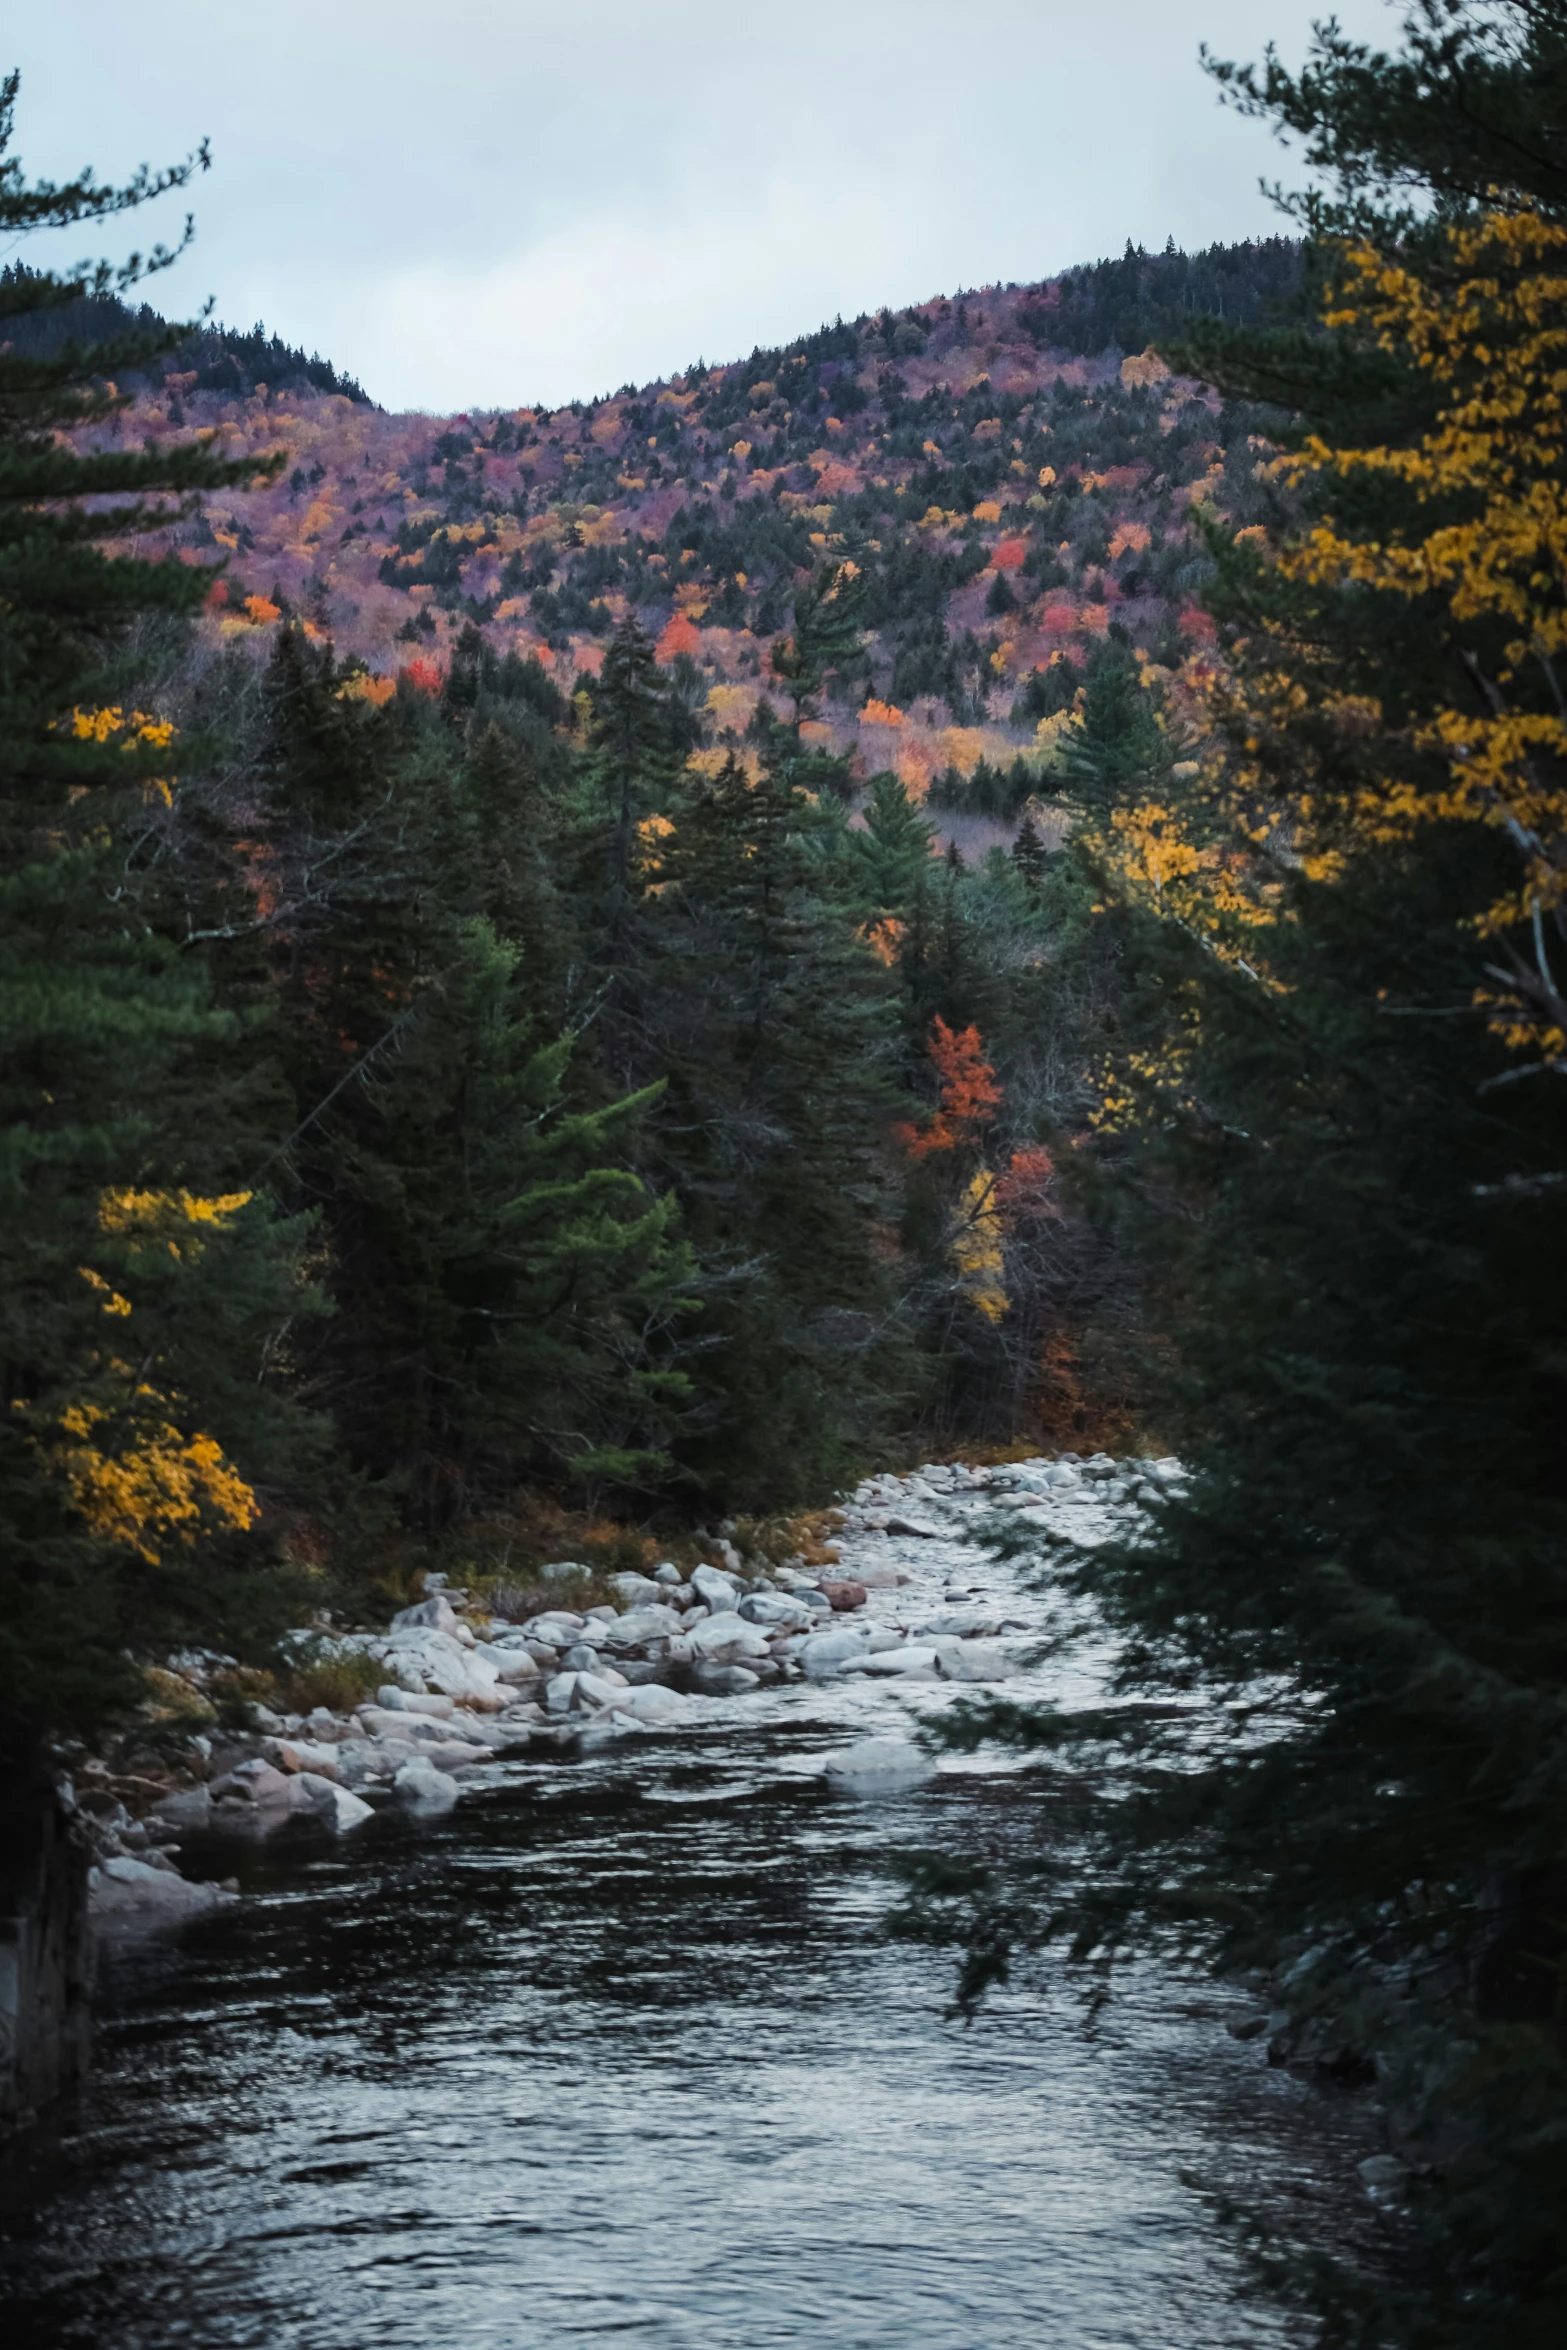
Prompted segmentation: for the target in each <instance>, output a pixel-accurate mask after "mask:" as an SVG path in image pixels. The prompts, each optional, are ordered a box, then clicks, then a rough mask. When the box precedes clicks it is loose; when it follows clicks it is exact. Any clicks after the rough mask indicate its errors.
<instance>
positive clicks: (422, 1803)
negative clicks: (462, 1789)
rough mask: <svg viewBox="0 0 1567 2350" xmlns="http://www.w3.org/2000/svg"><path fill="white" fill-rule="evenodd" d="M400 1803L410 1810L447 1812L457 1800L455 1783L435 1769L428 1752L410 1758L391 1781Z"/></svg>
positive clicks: (442, 1772)
mask: <svg viewBox="0 0 1567 2350" xmlns="http://www.w3.org/2000/svg"><path fill="white" fill-rule="evenodd" d="M392 1787H393V1791H394V1792H395V1794H396V1796H397V1799H398V1801H399V1802H400V1803H406V1804H407V1805H408V1807H409V1809H410V1811H450V1809H451V1807H452V1805H453V1804H454V1803H455V1802H456V1801H457V1782H456V1780H455V1779H449V1778H448V1777H447V1776H446V1773H445V1772H444V1771H438V1770H437V1769H436V1767H435V1765H434V1763H433V1762H431V1760H430V1758H429V1756H428V1755H425V1754H416V1755H413V1756H411V1757H410V1759H409V1760H408V1761H407V1762H405V1763H404V1764H403V1766H402V1768H401V1769H400V1770H399V1772H398V1774H397V1776H396V1778H395V1779H394V1780H393V1781H392Z"/></svg>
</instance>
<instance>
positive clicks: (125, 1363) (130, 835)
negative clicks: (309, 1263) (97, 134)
mask: <svg viewBox="0 0 1567 2350" xmlns="http://www.w3.org/2000/svg"><path fill="white" fill-rule="evenodd" d="M17 89H18V83H17V77H16V76H15V75H12V76H11V77H9V79H8V80H6V82H5V83H4V84H3V85H0V226H3V228H4V229H5V230H6V231H7V232H8V233H9V234H11V235H18V234H25V233H28V232H30V231H33V230H39V229H60V228H72V227H75V226H77V225H79V224H81V223H84V222H86V223H96V222H99V221H103V220H107V219H111V218H114V217H116V216H118V215H120V214H122V213H125V212H129V211H132V210H135V209H137V208H139V207H140V206H141V205H143V204H145V203H147V202H149V201H151V200H153V199H154V198H156V197H158V196H160V195H162V194H165V193H168V192H172V191H174V190H178V189H182V188H184V187H185V186H187V185H188V183H189V181H190V179H191V177H192V175H193V173H194V171H195V170H196V169H197V168H198V166H202V165H204V164H205V161H206V155H205V150H202V152H201V153H200V154H199V155H198V156H196V157H193V158H192V159H191V160H190V161H188V162H186V163H183V164H179V165H176V166H174V167H173V168H171V169H169V170H166V171H163V172H158V173H153V172H149V171H146V170H143V171H142V172H140V173H139V174H138V175H137V176H136V177H135V178H134V179H133V180H131V181H130V182H128V183H127V184H125V185H123V186H120V187H113V186H99V185H98V184H97V183H96V182H95V181H93V180H92V179H91V178H90V177H89V176H86V175H84V176H83V177H82V178H80V179H78V180H75V181H72V182H68V183H60V184H54V183H49V182H38V183H35V184H29V183H28V182H27V181H26V179H25V177H24V175H23V172H22V168H21V166H20V164H19V163H18V162H17V161H16V160H15V158H14V157H12V156H11V155H10V154H9V152H8V149H9V145H10V141H11V138H12V133H13V128H14V113H15V104H16V98H17ZM188 233H189V232H188V228H187V236H188ZM173 258H174V255H173V254H172V253H170V252H168V251H166V250H165V249H164V248H163V247H161V246H159V247H155V248H154V249H153V250H152V252H151V253H150V254H149V255H148V256H147V257H146V258H145V259H141V258H138V257H134V256H133V257H132V259H131V260H130V261H128V262H127V263H125V264H124V265H123V266H122V267H120V268H119V269H114V268H111V267H110V265H108V264H107V263H105V264H101V265H99V266H98V267H96V268H85V269H82V270H79V271H76V272H70V273H64V274H61V273H55V272H48V271H44V272H24V271H14V272H11V273H9V274H8V275H7V277H6V279H5V281H4V283H3V285H0V327H3V325H4V324H5V322H6V321H8V320H17V321H21V320H23V319H24V318H26V317H28V316H37V315H39V314H49V315H61V314H63V315H64V316H65V317H66V318H67V319H71V318H72V317H74V316H77V315H83V314H89V315H90V313H84V312H82V311H80V310H78V308H77V307H76V306H78V305H86V304H89V303H93V302H97V301H101V300H102V299H103V298H104V297H105V296H107V295H109V294H110V293H113V294H114V295H116V296H123V295H124V294H126V293H127V292H128V291H130V289H131V288H133V287H134V286H135V285H136V284H137V283H138V282H140V281H141V280H142V279H143V278H145V277H146V276H147V275H148V274H149V273H151V272H154V271H156V270H158V269H159V268H161V267H163V266H164V265H166V264H167V263H168V262H169V261H170V260H172V259H173ZM187 331H189V330H188V329H180V328H175V329H170V330H168V332H167V334H166V335H160V336H157V337H152V338H149V337H146V336H140V337H136V336H132V337H128V338H126V337H122V338H121V339H119V340H118V341H114V342H110V343H107V344H99V345H96V346H94V347H92V348H89V349H84V348H82V347H81V346H80V345H79V344H77V343H75V342H73V341H71V340H69V339H67V340H65V341H64V342H62V343H58V344H54V345H52V346H51V347H49V348H47V349H43V350H31V351H30V350H29V349H28V348H27V338H25V337H22V338H19V342H20V347H18V345H16V344H8V343H6V341H5V338H4V336H3V334H0V1003H3V1005H4V1012H3V1016H0V1300H3V1302H0V1362H3V1365H4V1377H5V1396H6V1406H7V1408H6V1412H5V1415H4V1417H3V1419H0V1520H3V1523H0V1559H3V1564H0V1575H3V1577H4V1597H3V1604H0V1740H3V1741H4V1743H5V1745H6V1746H7V1748H9V1749H12V1750H16V1749H18V1748H21V1747H25V1746H26V1745H27V1744H28V1742H29V1741H31V1740H32V1739H34V1738H36V1736H37V1735H38V1734H39V1732H40V1731H41V1730H42V1729H43V1728H44V1727H45V1726H46V1725H61V1724H65V1723H70V1724H72V1725H75V1726H86V1725H89V1724H91V1723H92V1722H94V1721H95V1720H97V1719H98V1718H100V1717H101V1714H102V1712H103V1709H104V1708H105V1707H107V1706H109V1705H112V1704H113V1703H115V1702H117V1701H118V1700H120V1699H121V1698H123V1697H125V1696H127V1695H130V1694H132V1693H133V1692H134V1689H135V1686H136V1684H135V1676H134V1671H133V1669H132V1667H131V1665H130V1663H129V1659H128V1652H130V1651H133V1650H136V1649H143V1650H145V1648H146V1647H147V1646H148V1645H149V1644H151V1643H154V1642H156V1641H157V1640H159V1639H164V1640H167V1639H169V1638H172V1637H179V1636H180V1635H181V1634H182V1633H183V1634H184V1635H185V1636H187V1637H188V1636H190V1635H191V1633H192V1631H193V1629H195V1628H196V1627H199V1628H200V1629H199V1631H197V1633H196V1636H198V1637H200V1636H202V1635H203V1634H205V1635H206V1636H207V1637H211V1636H212V1635H213V1634H214V1633H216V1634H218V1635H219V1636H223V1635H224V1629H225V1626H227V1627H228V1628H229V1629H230V1630H232V1629H233V1628H234V1627H235V1626H237V1625H240V1624H242V1623H243V1622H244V1620H245V1618H246V1616H247V1614H248V1613H249V1612H250V1610H251V1606H252V1601H253V1598H254V1596H255V1593H256V1589H257V1585H256V1582H255V1579H254V1577H253V1576H251V1575H249V1574H247V1573H243V1572H241V1571H240V1568H241V1567H243V1566H245V1565H246V1564H247V1563H248V1564H249V1565H251V1566H253V1565H254V1564H255V1563H256V1554H255V1552H254V1550H253V1549H247V1548H246V1547H245V1543H244V1539H243V1538H244V1536H245V1534H246V1531H247V1529H249V1528H250V1527H251V1526H252V1525H254V1524H255V1523H256V1521H257V1519H258V1517H259V1516H260V1515H261V1512H262V1500H261V1498H260V1497H259V1494H258V1487H259V1486H260V1485H261V1484H263V1483H264V1482H265V1480H266V1478H267V1476H268V1475H269V1474H270V1473H271V1472H272V1471H273V1470H274V1469H275V1468H277V1467H280V1466H281V1453H280V1450H274V1447H278V1446H279V1444H280V1429H279V1427H278V1425H277V1422H276V1419H275V1416H274V1413H273V1410H272V1405H273V1402H274V1398H273V1395H272V1392H271V1390H270V1387H269V1385H268V1383H267V1382H265V1381H261V1382H258V1381H257V1379H256V1377H255V1364H256V1362H257V1361H258V1359H262V1358H263V1357H264V1354H265V1351H266V1346H267V1341H268V1336H269V1333H275V1332H276V1331H277V1330H278V1329H280V1328H281V1327H283V1326H285V1325H286V1324H287V1322H288V1321H289V1320H290V1318H291V1317H292V1316H293V1315H294V1314H295V1313H296V1312H297V1309H298V1306H299V1303H300V1299H301V1292H300V1290H299V1288H298V1284H297V1278H296V1267H295V1263H294V1247H293V1242H292V1240H291V1238H290V1236H289V1235H288V1234H287V1233H286V1232H284V1231H280V1230H279V1229H278V1228H277V1227H276V1226H275V1225H274V1224H273V1222H272V1220H271V1217H270V1213H269V1209H268V1206H267V1203H266V1201H265V1200H264V1199H263V1198H262V1197H261V1196H260V1195H259V1191H258V1187H257V1185H256V1184H255V1183H254V1182H253V1181H247V1180H246V1173H247V1165H248V1164H249V1163H253V1161H250V1160H249V1157H248V1154H249V1151H250V1147H251V1144H252V1143H253V1140H254V1137H253V1136H252V1135H250V1134H247V1132H246V1131H245V1127H244V1123H243V1121H242V1120H241V1119H237V1118H236V1116H235V1114H234V1111H233V1105H232V1100H231V1097H230V1094H229V1091H228V1085H229V1078H230V1076H231V1073H232V1072H231V1066H230V1064H231V1062H232V1057H233V1056H234V1054H235V1052H236V1050H237V1048H238V1047H239V1045H240V1041H241V1030H240V1027H239V1024H238V1023H237V1021H236V1020H235V1018H234V1017H233V1016H232V1015H231V1014H228V1013H226V1012H224V1011H222V1010H220V1009H219V1008H218V1007H217V1006H216V1005H215V1003H214V1001H213V997H212V992H211V988H210V984H209V971H208V967H207V964H206V962H205V961H204V958H203V951H202V947H201V945H200V942H199V940H197V939H195V938H193V936H192V933H191V930H190V929H189V927H188V926H187V924H186V923H185V922H184V921H183V920H182V919H181V915H182V912H183V909H182V908H181V906H180V905H179V903H178V900H179V896H180V888H181V882H180V878H179V860H180V853H181V848H182V843H183V840H184V837H185V836H184V833H183V830H182V825H183V797H182V787H181V785H180V782H179V776H178V771H179V768H180V765H181V762H182V758H183V755H184V754H183V752H182V748H181V746H180V745H179V744H178V743H177V742H175V741H173V740H172V739H171V738H172V734H173V730H172V728H171V727H170V726H169V724H168V723H167V722H166V721H165V720H163V719H162V718H161V717H160V716H159V715H158V714H157V713H156V712H151V713H149V712H147V711H144V710H143V709H141V708H140V707H139V706H138V701H137V694H136V681H135V672H134V670H133V668H132V667H131V666H130V664H129V662H128V659H127V636H128V631H129V628H130V624H131V623H132V622H133V621H135V620H137V619H142V620H143V621H144V622H145V621H147V620H149V619H157V620H160V621H161V622H162V623H163V624H165V625H167V626H171V627H172V626H175V625H177V624H178V623H179V622H180V621H181V620H182V619H184V618H185V617H187V616H189V615H191V614H192V613H193V612H194V611H195V610H196V608H197V607H198V606H199V604H200V602H201V599H202V596H203V594H204V592H205V588H206V585H207V582H206V580H205V578H204V577H203V575H202V574H201V573H200V572H199V571H195V570H192V569H190V568H188V567H186V566H185V565H183V564H181V563H178V562H176V561H174V560H173V559H172V558H169V559H166V560H160V561H147V560H145V559H142V558H138V557H137V556H136V555H135V554H134V553H130V554H127V553H124V552H122V551H118V550H115V551H111V550H110V549H109V548H107V547H106V546H105V545H104V544H103V542H104V541H105V540H114V541H117V542H120V544H121V546H123V543H124V542H125V541H126V540H127V539H129V540H130V541H131V542H132V543H133V544H134V541H135V539H136V537H137V536H138V534H140V533H146V532H150V531H153V530H156V529H157V528H159V527H161V526H164V525H166V524H167V523H168V522H169V521H170V520H171V519H172V518H174V517H176V516H178V515H179V514H181V513H184V512H187V511H189V510H191V509H192V508H193V506H194V504H195V502H196V501H198V500H199V498H200V496H201V495H202V493H204V492H205V491H208V490H211V489H215V488H219V487H230V486H235V485H237V484H239V483H241V482H243V481H248V480H250V479H253V478H254V476H255V473H256V471H257V466H256V462H255V460H253V459H252V460H246V461H244V462H240V463H229V462H226V461H224V460H221V459H219V458H218V457H217V456H216V455H215V454H214V453H213V452H212V451H211V450H210V449H209V448H208V447H207V446H206V445H205V444H204V443H202V442H200V441H199V440H194V441H189V442H183V443H169V442H165V443H164V444H163V445H162V446H161V447H158V448H147V449H145V450H137V451H134V452H132V451H129V450H124V449H120V448H117V447H113V446H103V445H100V439H99V435H98V432H97V429H96V428H99V427H101V426H103V425H105V424H106V423H107V422H108V421H109V420H110V418H111V417H112V416H114V415H115V414H116V413H117V411H118V410H120V409H121V408H123V406H124V405H125V401H124V399H123V397H122V396H121V395H119V394H117V393H116V392H115V391H114V390H113V388H112V385H111V384H110V383H109V382H108V381H107V380H106V379H107V377H108V376H109V374H110V373H111V371H112V372H113V373H116V374H118V373H121V372H123V371H124V370H125V369H127V368H129V367H131V366H134V365H136V364H137V363H138V362H140V363H143V364H145V362H146V361H147V360H148V359H149V358H150V357H151V356H153V355H154V354H155V351H156V350H157V349H159V348H162V347H166V346H167V345H168V344H170V343H172V342H174V341H175V340H177V339H178V337H179V335H180V334H181V333H184V332H187ZM171 877H172V878H171ZM269 1454H270V1455H271V1457H268V1456H269ZM225 1540H227V1541H228V1542H229V1543H230V1544H231V1545H233V1544H238V1546H239V1547H238V1550H237V1551H236V1552H235V1554H234V1555H233V1556H232V1557H230V1558H229V1559H228V1561H227V1562H226V1564H225V1566H224V1567H223V1568H222V1569H221V1570H220V1569H219V1568H218V1567H217V1565H216V1564H215V1557H216V1555H217V1553H215V1551H214V1547H213V1546H214V1545H218V1546H220V1547H221V1545H222V1543H223V1542H224V1541H225Z"/></svg>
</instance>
